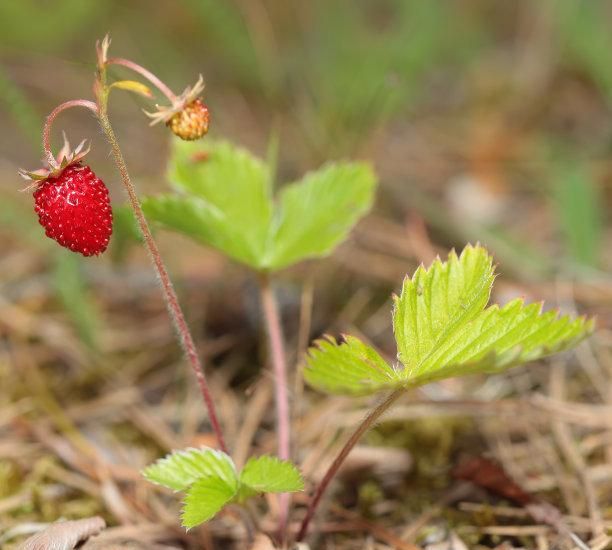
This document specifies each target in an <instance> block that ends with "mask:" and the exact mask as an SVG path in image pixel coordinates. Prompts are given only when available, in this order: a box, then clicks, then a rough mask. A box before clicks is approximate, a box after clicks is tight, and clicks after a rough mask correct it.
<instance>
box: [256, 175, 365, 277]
mask: <svg viewBox="0 0 612 550" xmlns="http://www.w3.org/2000/svg"><path fill="white" fill-rule="evenodd" d="M375 186H376V177H375V176H374V173H373V172H372V169H371V168H370V166H368V165H367V164H361V163H359V164H357V163H355V164H330V165H328V166H325V167H323V168H321V169H320V170H317V171H316V172H311V173H310V174H307V175H306V176H305V177H304V178H303V180H301V181H300V182H297V183H293V184H290V185H288V186H286V187H285V188H283V190H282V191H281V193H280V196H279V212H278V213H277V216H276V219H275V224H274V227H273V229H272V233H273V236H272V239H273V244H272V246H271V248H270V249H269V251H268V254H269V258H268V260H267V261H266V267H269V268H271V269H281V268H283V267H286V266H288V265H291V264H293V263H296V262H298V261H300V260H303V259H304V258H313V257H321V256H325V255H327V254H329V253H330V252H331V251H332V250H333V249H334V248H335V247H336V246H337V245H338V244H339V243H340V242H342V241H343V240H344V239H345V238H346V236H347V234H348V233H349V231H350V230H351V228H352V227H353V225H355V223H356V222H357V220H359V218H360V217H361V216H362V215H363V214H365V213H366V212H367V211H368V210H369V209H370V207H371V205H372V201H373V198H374V189H375Z"/></svg>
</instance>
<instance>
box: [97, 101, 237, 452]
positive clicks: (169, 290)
mask: <svg viewBox="0 0 612 550" xmlns="http://www.w3.org/2000/svg"><path fill="white" fill-rule="evenodd" d="M98 117H99V119H100V125H101V127H102V130H103V131H104V134H105V135H106V137H107V139H108V141H109V142H110V145H111V150H112V154H113V159H114V160H115V164H116V165H117V168H118V170H119V173H120V174H121V180H122V182H123V185H124V187H125V189H126V191H127V194H128V197H129V200H130V204H131V206H132V209H133V210H134V214H135V215H136V219H137V221H138V225H139V227H140V231H141V232H142V235H143V237H144V241H145V245H146V247H147V250H148V252H149V255H150V256H151V260H152V261H153V264H154V266H155V270H156V271H157V275H158V277H159V281H160V283H161V286H162V289H163V291H164V296H165V298H166V304H167V307H168V311H169V313H170V316H171V317H172V320H173V321H174V325H175V327H176V330H177V332H178V335H179V338H180V341H181V344H182V345H183V349H184V351H185V355H186V356H187V359H188V360H189V364H190V365H191V367H192V369H193V372H194V373H195V376H196V379H197V381H198V385H199V387H200V392H201V393H202V397H203V399H204V403H205V405H206V408H207V409H208V416H209V418H210V423H211V425H212V428H213V430H214V432H215V435H216V437H217V441H218V443H219V447H220V448H221V450H222V451H224V452H227V447H226V445H225V439H224V438H223V432H222V430H221V425H220V424H219V420H218V418H217V413H216V410H215V406H214V403H213V400H212V396H211V393H210V388H209V386H208V382H207V381H206V376H205V375H204V370H203V368H202V364H201V363H200V359H199V357H198V353H197V350H196V347H195V344H194V342H193V338H192V336H191V332H190V331H189V327H188V325H187V322H186V320H185V316H184V315H183V310H182V309H181V306H180V304H179V301H178V298H177V296H176V292H175V291H174V287H173V285H172V281H171V280H170V276H169V275H168V272H167V270H166V266H165V265H164V262H163V260H162V258H161V255H160V253H159V249H158V248H157V243H156V242H155V240H154V239H153V235H152V234H151V230H150V229H149V224H148V223H147V220H146V218H145V216H144V212H143V211H142V207H141V205H140V200H139V199H138V195H137V194H136V189H135V188H134V185H133V184H132V181H131V179H130V175H129V173H128V169H127V166H126V164H125V160H124V159H123V154H122V153H121V149H120V148H119V143H118V142H117V138H116V136H115V132H114V131H113V128H112V126H111V124H110V121H109V120H108V115H107V113H106V107H105V105H104V104H103V103H102V104H101V105H100V109H99V114H98Z"/></svg>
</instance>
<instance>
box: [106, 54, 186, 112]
mask: <svg viewBox="0 0 612 550" xmlns="http://www.w3.org/2000/svg"><path fill="white" fill-rule="evenodd" d="M106 65H121V66H123V67H127V68H128V69H131V70H132V71H134V72H136V73H138V74H139V75H140V76H143V77H144V78H146V79H147V80H148V81H149V82H150V83H151V84H153V86H155V87H156V88H157V89H158V90H159V91H160V92H161V93H162V94H164V95H165V96H166V97H167V98H168V100H169V101H170V103H174V102H175V101H176V100H177V97H176V94H175V93H174V92H173V91H172V90H171V89H170V88H169V87H168V86H166V84H165V83H164V82H163V81H162V80H160V79H159V78H158V77H157V76H155V75H154V74H153V73H152V72H151V71H149V70H148V69H145V68H144V67H143V66H142V65H139V64H138V63H134V62H133V61H130V60H129V59H123V58H122V57H111V58H110V59H109V60H108V61H107V62H106Z"/></svg>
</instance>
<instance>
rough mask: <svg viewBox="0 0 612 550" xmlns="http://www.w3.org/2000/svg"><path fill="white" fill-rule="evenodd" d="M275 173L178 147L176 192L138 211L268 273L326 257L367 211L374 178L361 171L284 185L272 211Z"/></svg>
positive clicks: (340, 170) (352, 168)
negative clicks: (272, 185) (273, 175)
mask: <svg viewBox="0 0 612 550" xmlns="http://www.w3.org/2000/svg"><path fill="white" fill-rule="evenodd" d="M271 157H272V159H273V157H274V155H271ZM273 171H274V170H272V169H270V168H269V167H268V166H266V165H265V164H264V163H263V162H262V161H260V160H259V159H257V158H255V157H253V156H252V155H251V154H250V153H248V152H246V151H244V150H242V149H240V148H237V147H234V146H233V145H230V144H229V143H226V142H213V141H207V142H206V145H205V146H203V145H202V144H200V143H192V142H182V141H177V142H176V145H175V147H174V151H173V156H172V162H171V166H170V170H169V178H170V180H171V182H172V184H173V186H174V188H175V190H176V191H177V192H176V193H175V194H171V195H162V196H158V197H149V198H147V199H145V200H144V201H143V208H144V211H145V214H146V215H147V216H148V217H149V218H151V219H152V220H153V221H155V222H157V223H159V224H161V225H163V226H164V227H166V228H167V229H171V230H173V231H178V232H180V233H183V234H185V235H187V236H189V237H191V238H192V239H195V240H196V241H198V242H200V243H202V244H205V245H208V246H212V247H214V248H216V249H218V250H220V251H222V252H224V253H225V254H227V255H228V256H229V257H231V258H233V259H234V260H237V261H239V262H242V263H244V264H246V265H248V266H250V267H252V268H254V269H257V270H260V271H268V270H277V269H281V268H284V267H287V266H289V265H291V264H293V263H296V262H298V261H301V260H304V259H307V258H314V257H320V256H324V255H326V254H329V253H330V252H331V251H332V250H333V248H334V247H335V246H336V245H338V244H339V243H340V242H341V241H342V240H343V239H344V238H346V236H347V234H348V232H349V231H350V229H351V227H352V226H353V225H354V224H355V223H356V222H357V220H358V219H359V218H360V217H361V216H362V215H363V214H364V213H365V212H366V211H367V210H368V209H369V208H370V206H371V204H372V200H373V195H374V187H375V184H376V178H375V176H374V174H373V172H372V170H371V168H369V166H367V165H365V164H358V163H339V164H332V165H328V166H326V167H324V168H322V169H321V170H318V171H316V172H312V173H310V174H308V175H307V176H306V177H304V179H303V180H302V181H300V182H297V183H293V184H290V185H287V186H286V187H285V188H284V189H283V190H282V191H281V192H280V193H279V196H278V200H277V203H278V204H277V205H276V207H275V205H274V203H273V201H272V197H271V179H272V172H273Z"/></svg>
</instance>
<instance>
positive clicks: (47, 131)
mask: <svg viewBox="0 0 612 550" xmlns="http://www.w3.org/2000/svg"><path fill="white" fill-rule="evenodd" d="M72 107H84V108H85V109H89V110H90V111H93V112H94V113H95V114H96V115H97V114H98V106H97V105H96V104H95V103H94V102H93V101H88V100H86V99H72V100H70V101H66V102H65V103H62V104H61V105H58V106H57V107H56V108H55V109H53V111H51V113H49V116H47V118H46V120H45V125H44V127H43V134H42V138H43V150H44V152H45V159H46V160H47V163H48V164H49V166H50V167H51V168H57V162H56V160H55V156H54V155H53V151H51V126H53V121H54V120H55V119H56V118H57V115H59V114H60V113H61V112H62V111H65V110H66V109H71V108H72ZM60 160H61V159H60Z"/></svg>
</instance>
